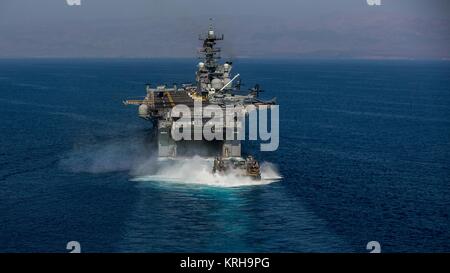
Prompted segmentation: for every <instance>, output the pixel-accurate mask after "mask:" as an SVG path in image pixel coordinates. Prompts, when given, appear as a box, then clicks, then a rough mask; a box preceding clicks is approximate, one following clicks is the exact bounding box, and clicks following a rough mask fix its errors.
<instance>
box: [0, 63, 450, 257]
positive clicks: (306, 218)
mask: <svg viewBox="0 0 450 273" xmlns="http://www.w3.org/2000/svg"><path fill="white" fill-rule="evenodd" d="M194 67H195V60H1V61H0V113H1V117H2V119H1V121H0V129H1V136H2V137H1V139H0V211H1V218H0V251H3V252H4V251H7V252H33V251H44V252H66V251H67V250H66V249H65V247H66V244H67V242H68V241H72V240H76V241H79V242H80V244H81V246H82V250H83V251H85V252H100V251H107V252H121V251H127V252H129V251H132V252H147V251H157V252H161V251H163V252H169V251H203V252H207V251H246V252H247V251H281V252H291V251H301V252H341V251H346V252H367V250H366V244H367V242H369V241H373V240H376V241H379V242H380V244H381V248H382V251H384V252H417V251H426V252H435V251H446V252H448V251H450V246H449V239H450V219H449V206H450V197H449V196H450V195H449V193H450V187H449V184H450V183H449V182H450V170H449V168H450V167H449V166H450V90H449V89H450V88H449V87H450V77H449V75H450V65H449V64H448V63H445V62H400V61H391V62H377V61H371V62H363V61H352V62H345V61H327V62H319V61H315V62H313V61H281V60H280V61H263V60H259V61H257V60H253V61H249V60H247V61H242V60H241V61H237V62H235V69H236V70H237V71H238V72H239V73H240V74H241V75H242V76H243V83H244V84H246V85H245V87H246V88H250V87H251V86H252V84H253V83H256V82H259V83H260V84H261V86H262V87H263V89H264V90H265V93H263V96H265V97H267V98H269V97H271V96H277V98H278V102H279V104H280V115H281V117H280V118H281V126H280V130H281V132H280V148H279V150H278V151H276V152H273V153H262V152H259V146H258V145H257V144H256V143H248V144H247V145H246V147H245V149H246V151H249V152H251V153H253V154H255V155H256V157H257V158H258V159H260V160H261V161H266V162H269V163H271V164H273V165H271V166H274V167H276V168H277V171H276V172H275V173H276V174H279V175H280V176H281V177H282V178H281V179H278V178H277V179H275V180H276V182H274V183H262V185H248V184H245V183H244V185H241V184H239V183H240V182H242V181H237V180H233V181H219V182H220V183H225V185H229V183H228V182H230V183H233V182H234V183H235V185H234V186H233V187H222V186H221V184H220V183H219V186H218V185H217V184H214V183H216V182H217V181H215V180H210V179H209V180H208V179H206V180H205V181H207V182H208V183H199V182H202V181H203V180H202V179H205V176H203V175H201V174H202V173H201V172H200V176H196V174H199V172H198V170H202V168H203V165H202V164H203V163H201V162H198V163H195V162H194V163H195V164H194V165H195V166H196V168H194V169H198V170H197V172H186V179H183V173H184V169H182V168H181V169H180V171H179V172H178V173H175V174H172V177H169V179H168V178H167V177H168V175H167V174H168V173H164V172H161V171H160V172H159V175H160V177H158V176H157V175H156V176H151V177H148V176H147V177H145V176H142V175H140V173H141V171H142V168H144V169H149V168H158V166H155V164H153V162H154V153H153V152H152V151H154V148H153V147H152V145H153V144H152V142H151V141H149V139H150V136H151V135H152V131H151V128H150V124H148V123H147V122H145V121H143V120H140V119H138V118H137V115H136V109H135V108H133V107H129V106H128V107H125V106H123V105H122V104H121V102H122V100H123V99H124V98H127V97H132V96H141V95H143V93H144V87H143V83H145V82H148V81H151V82H152V83H157V82H166V83H168V84H171V83H172V82H178V83H181V82H186V81H189V80H191V79H193V77H194V74H193V73H194ZM196 164H198V165H196ZM189 167H191V166H189ZM156 171H158V170H156ZM161 174H162V176H161ZM158 178H161V179H158ZM206 178H208V177H206ZM174 180H175V181H174ZM173 182H176V183H173ZM185 182H191V183H185ZM192 182H193V183H192ZM271 182H272V181H271ZM227 183H228V184H227Z"/></svg>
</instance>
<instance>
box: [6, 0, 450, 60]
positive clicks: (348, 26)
mask: <svg viewBox="0 0 450 273" xmlns="http://www.w3.org/2000/svg"><path fill="white" fill-rule="evenodd" d="M381 2H382V5H381V6H369V5H367V3H366V0H270V1H269V0H221V1H217V0H81V3H82V5H81V6H68V5H67V3H66V0H0V57H3V58H4V57H193V56H195V54H196V48H198V47H199V45H200V44H199V41H198V40H197V37H198V34H199V33H200V32H204V31H206V29H207V27H208V24H209V22H208V19H209V18H210V17H213V18H214V25H215V26H216V29H217V31H218V32H222V33H224V34H225V39H226V41H225V42H224V43H222V45H221V47H222V48H223V50H224V55H225V56H228V57H263V56H264V57H297V58H413V59H429V58H432V59H443V58H445V59H450V1H449V0H381Z"/></svg>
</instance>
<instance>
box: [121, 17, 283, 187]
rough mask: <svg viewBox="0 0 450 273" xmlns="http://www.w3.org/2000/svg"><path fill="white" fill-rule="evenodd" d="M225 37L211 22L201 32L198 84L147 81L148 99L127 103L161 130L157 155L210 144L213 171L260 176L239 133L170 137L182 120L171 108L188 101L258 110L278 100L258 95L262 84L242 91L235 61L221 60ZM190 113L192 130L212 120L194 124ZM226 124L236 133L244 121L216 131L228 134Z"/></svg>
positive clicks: (190, 104) (174, 154) (171, 154)
mask: <svg viewBox="0 0 450 273" xmlns="http://www.w3.org/2000/svg"><path fill="white" fill-rule="evenodd" d="M223 39H224V36H223V34H222V35H217V34H216V33H215V31H214V29H213V27H212V25H210V26H209V30H208V32H207V33H206V34H204V35H200V36H199V40H200V41H202V48H201V49H199V52H198V53H199V55H200V56H199V59H200V62H199V63H198V66H197V71H196V73H195V75H196V77H195V82H193V83H187V84H186V83H185V84H181V85H180V86H178V85H177V84H174V85H173V86H171V87H168V86H167V85H157V86H155V87H152V86H151V85H150V84H147V85H146V92H147V94H146V96H145V97H144V99H141V100H131V99H130V100H125V101H124V102H123V103H124V104H125V105H137V106H138V114H139V117H141V118H143V119H146V120H149V121H151V122H152V123H153V126H154V128H156V129H157V131H156V134H157V139H158V155H159V157H160V158H176V157H178V156H183V155H184V154H185V153H186V151H189V147H194V148H193V150H195V151H199V150H202V149H198V147H199V146H200V147H201V146H206V147H208V149H207V150H208V151H209V152H211V150H212V151H213V155H211V154H208V156H214V157H215V159H214V163H213V166H211V170H212V172H214V173H219V174H222V173H227V172H236V171H237V172H238V173H239V174H241V175H243V176H248V177H252V178H254V179H260V177H261V174H260V169H259V163H258V162H257V161H256V160H255V159H254V158H253V157H252V156H247V157H244V156H243V155H242V145H241V140H239V139H237V137H235V138H234V139H232V140H229V139H227V138H225V137H224V138H222V139H223V140H217V139H216V140H213V141H207V140H205V139H203V138H202V139H201V140H198V139H197V140H181V141H175V140H174V139H173V137H172V135H171V130H172V126H174V123H175V121H176V120H177V119H178V118H179V117H172V115H171V110H172V109H173V108H174V107H175V106H177V105H185V106H187V107H189V108H190V109H194V106H195V105H198V103H199V102H200V103H201V105H202V106H203V107H205V106H208V105H217V106H219V107H221V108H223V109H225V108H226V107H227V106H233V107H235V106H242V107H245V106H248V105H253V106H255V109H258V107H260V106H262V105H273V104H276V99H275V98H273V99H272V100H269V101H264V100H261V99H259V93H260V92H262V90H261V89H260V86H259V85H258V84H256V85H255V86H254V87H253V88H251V89H249V90H248V91H243V90H241V80H240V78H239V77H240V75H239V74H236V75H234V76H233V74H232V72H231V70H232V68H233V64H232V62H230V61H226V62H223V63H221V62H220V59H221V56H220V53H221V49H220V48H219V47H216V43H217V41H220V40H223ZM196 103H197V104H196ZM203 109H204V108H203ZM192 112H193V113H194V117H193V119H192V122H189V126H192V130H191V131H192V132H194V131H195V127H196V126H200V127H202V126H204V124H205V123H207V122H208V120H209V119H205V118H203V116H201V119H200V121H202V122H200V123H201V124H198V123H196V122H195V115H196V114H195V111H192ZM224 112H225V111H224ZM200 114H201V113H200ZM245 114H246V113H244V115H245ZM225 118H226V117H225ZM233 118H235V117H233ZM235 120H236V119H235ZM236 121H237V120H236ZM227 126H233V128H228V129H231V130H232V131H233V132H234V135H236V132H237V130H239V129H240V128H241V126H242V123H241V122H239V121H237V122H235V123H234V124H232V125H229V124H228V125H227V124H226V123H225V124H223V127H222V128H215V130H221V131H222V132H223V134H224V135H225V132H226V130H227Z"/></svg>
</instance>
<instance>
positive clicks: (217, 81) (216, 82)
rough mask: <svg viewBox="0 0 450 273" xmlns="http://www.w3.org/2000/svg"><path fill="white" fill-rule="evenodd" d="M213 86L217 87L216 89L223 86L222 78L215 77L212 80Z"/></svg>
mask: <svg viewBox="0 0 450 273" xmlns="http://www.w3.org/2000/svg"><path fill="white" fill-rule="evenodd" d="M211 87H212V88H214V89H216V90H219V89H221V88H222V87H223V83H222V80H220V79H213V80H212V81H211Z"/></svg>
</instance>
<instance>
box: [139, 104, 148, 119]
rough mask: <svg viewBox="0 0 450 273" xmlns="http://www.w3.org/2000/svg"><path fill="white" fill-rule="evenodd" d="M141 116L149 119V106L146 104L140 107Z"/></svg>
mask: <svg viewBox="0 0 450 273" xmlns="http://www.w3.org/2000/svg"><path fill="white" fill-rule="evenodd" d="M138 112H139V116H140V117H147V116H148V106H147V105H146V104H141V105H139V110H138Z"/></svg>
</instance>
